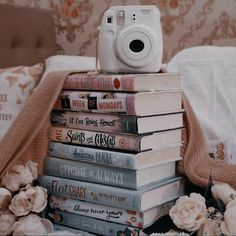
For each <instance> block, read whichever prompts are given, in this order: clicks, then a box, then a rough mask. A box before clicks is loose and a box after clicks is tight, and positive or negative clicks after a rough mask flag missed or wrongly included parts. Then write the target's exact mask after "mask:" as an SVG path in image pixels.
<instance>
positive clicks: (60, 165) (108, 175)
mask: <svg viewBox="0 0 236 236" xmlns="http://www.w3.org/2000/svg"><path fill="white" fill-rule="evenodd" d="M175 164H176V162H173V161H170V162H165V163H162V164H157V165H153V166H149V167H146V168H142V169H138V170H128V169H122V168H114V167H110V166H102V165H97V164H92V163H86V162H80V161H71V160H65V159H61V158H55V157H47V158H46V159H45V161H44V173H45V174H46V175H53V176H58V177H63V178H68V179H74V180H83V181H88V182H93V183H99V184H105V185H112V186H118V187H121V188H130V189H138V188H140V187H142V186H144V185H146V184H150V183H152V182H157V181H161V180H163V179H166V178H170V177H174V176H175V175H176V173H175Z"/></svg>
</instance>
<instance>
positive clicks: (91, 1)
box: [0, 0, 236, 62]
mask: <svg viewBox="0 0 236 236" xmlns="http://www.w3.org/2000/svg"><path fill="white" fill-rule="evenodd" d="M0 3H8V4H14V5H20V6H27V7H38V8H43V9H49V10H50V11H51V12H52V13H53V17H54V19H55V23H56V35H57V42H58V51H59V53H60V54H68V55H72V54H73V55H86V56H95V48H96V40H97V36H98V31H97V27H98V26H99V25H100V21H101V18H102V15H103V13H104V11H105V10H106V9H107V8H109V7H110V6H111V5H135V4H155V5H156V6H157V7H158V8H159V9H160V11H161V16H162V29H163V35H164V61H165V62H167V61H168V60H170V58H171V57H173V55H175V54H176V53H177V52H178V51H180V50H181V49H184V48H188V47H192V46H196V45H212V44H213V45H224V46H236V40H235V39H236V0H0Z"/></svg>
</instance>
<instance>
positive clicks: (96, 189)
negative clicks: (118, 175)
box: [39, 175, 141, 211]
mask: <svg viewBox="0 0 236 236" xmlns="http://www.w3.org/2000/svg"><path fill="white" fill-rule="evenodd" d="M39 183H40V186H42V187H44V188H46V189H47V190H48V193H49V194H55V195H62V196H65V197H71V198H74V199H79V200H83V201H88V202H93V203H97V204H103V205H108V206H113V207H117V208H123V209H128V210H134V211H140V210H141V209H140V208H141V206H140V202H141V200H140V198H141V196H140V193H139V191H136V190H131V189H122V188H118V187H112V186H108V185H101V184H94V183H90V182H84V181H79V180H71V179H64V178H59V177H55V176H48V175H43V176H41V177H40V178H39Z"/></svg>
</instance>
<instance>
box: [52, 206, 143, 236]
mask: <svg viewBox="0 0 236 236" xmlns="http://www.w3.org/2000/svg"><path fill="white" fill-rule="evenodd" d="M48 218H49V219H50V220H52V221H53V222H54V223H56V224H60V225H64V226H66V227H72V228H75V229H79V230H83V231H88V232H90V233H96V234H99V235H107V236H122V235H139V231H140V230H139V229H137V228H134V227H130V226H127V225H122V224H116V223H111V222H107V221H103V220H98V219H94V218H91V217H87V216H79V217H78V215H75V214H72V213H67V212H62V211H52V210H50V211H49V212H48Z"/></svg>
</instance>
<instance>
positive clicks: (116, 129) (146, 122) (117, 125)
mask: <svg viewBox="0 0 236 236" xmlns="http://www.w3.org/2000/svg"><path fill="white" fill-rule="evenodd" d="M51 124H52V125H53V126H63V127H67V128H74V129H82V130H92V131H102V132H111V133H130V134H143V133H149V132H156V131H163V130H169V129H176V128H180V127H183V111H179V112H176V113H164V114H157V115H155V116H142V117H138V116H128V115H122V114H104V113H103V114H100V113H91V112H90V113H89V112H87V113H85V112H73V111H62V110H53V111H52V112H51Z"/></svg>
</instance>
